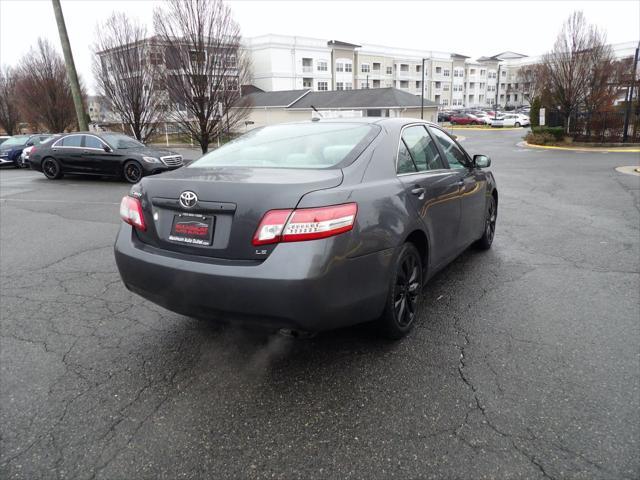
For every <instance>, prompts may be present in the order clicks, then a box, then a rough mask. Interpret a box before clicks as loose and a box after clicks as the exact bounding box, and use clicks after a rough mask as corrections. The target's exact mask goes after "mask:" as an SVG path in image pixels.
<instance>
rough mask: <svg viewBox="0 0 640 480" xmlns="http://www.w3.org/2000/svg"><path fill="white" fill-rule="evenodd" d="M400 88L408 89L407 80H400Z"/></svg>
mask: <svg viewBox="0 0 640 480" xmlns="http://www.w3.org/2000/svg"><path fill="white" fill-rule="evenodd" d="M400 88H409V80H400Z"/></svg>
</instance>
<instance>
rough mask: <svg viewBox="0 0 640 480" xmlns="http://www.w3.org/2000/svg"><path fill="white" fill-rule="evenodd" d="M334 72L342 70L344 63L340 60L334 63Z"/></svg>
mask: <svg viewBox="0 0 640 480" xmlns="http://www.w3.org/2000/svg"><path fill="white" fill-rule="evenodd" d="M336 72H344V63H342V62H337V63H336Z"/></svg>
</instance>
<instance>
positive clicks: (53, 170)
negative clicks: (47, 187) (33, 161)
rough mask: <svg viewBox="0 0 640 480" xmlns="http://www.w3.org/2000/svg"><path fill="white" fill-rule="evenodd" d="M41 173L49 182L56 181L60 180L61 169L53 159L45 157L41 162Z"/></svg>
mask: <svg viewBox="0 0 640 480" xmlns="http://www.w3.org/2000/svg"><path fill="white" fill-rule="evenodd" d="M42 173H44V176H45V177H47V178H48V179H49V180H58V179H59V178H62V169H61V168H60V164H59V163H58V161H57V160H56V159H55V158H52V157H47V158H45V159H44V160H42Z"/></svg>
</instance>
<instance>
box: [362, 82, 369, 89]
mask: <svg viewBox="0 0 640 480" xmlns="http://www.w3.org/2000/svg"><path fill="white" fill-rule="evenodd" d="M366 88H369V85H367V82H360V90H364V89H366Z"/></svg>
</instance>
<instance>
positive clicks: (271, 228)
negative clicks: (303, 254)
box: [253, 203, 358, 245]
mask: <svg viewBox="0 0 640 480" xmlns="http://www.w3.org/2000/svg"><path fill="white" fill-rule="evenodd" d="M357 212H358V205H357V204H355V203H345V204H342V205H332V206H329V207H319V208H300V209H297V210H270V211H268V212H267V213H265V215H264V217H263V218H262V221H261V222H260V225H259V226H258V229H257V230H256V233H255V234H254V236H253V244H254V245H266V244H269V243H278V242H300V241H303V240H315V239H318V238H326V237H331V236H333V235H338V234H339V233H343V232H348V231H349V230H351V229H352V228H353V223H354V222H355V219H356V213H357Z"/></svg>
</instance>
